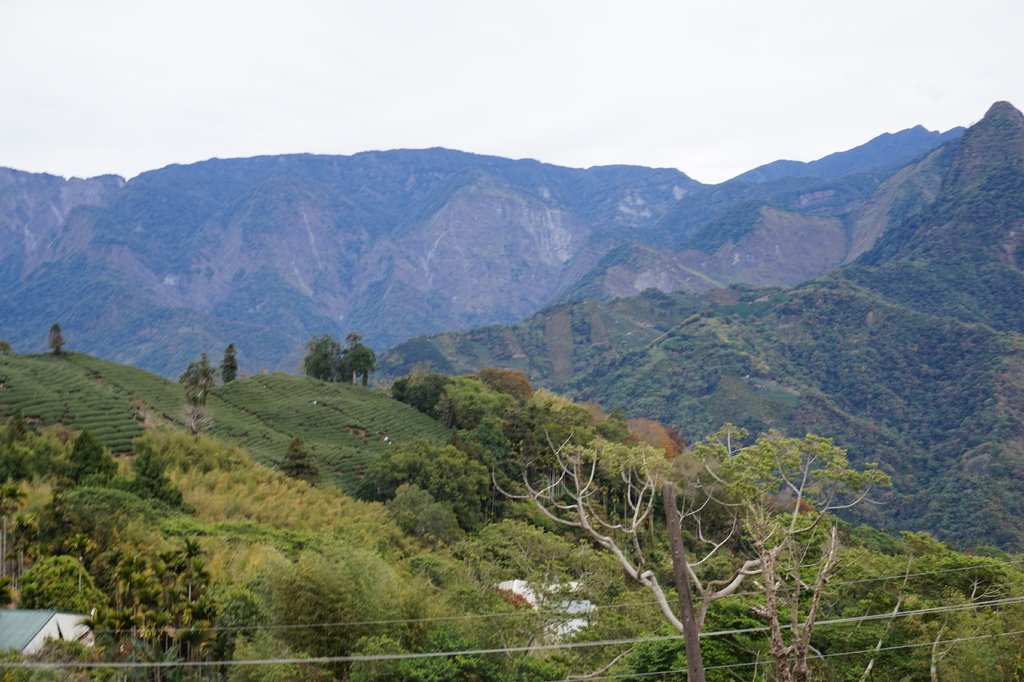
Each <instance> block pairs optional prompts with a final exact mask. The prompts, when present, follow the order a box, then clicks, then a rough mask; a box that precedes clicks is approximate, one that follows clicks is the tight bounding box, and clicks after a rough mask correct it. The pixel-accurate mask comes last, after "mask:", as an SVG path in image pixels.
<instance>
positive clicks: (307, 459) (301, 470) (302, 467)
mask: <svg viewBox="0 0 1024 682" xmlns="http://www.w3.org/2000/svg"><path fill="white" fill-rule="evenodd" d="M281 471H283V472H284V473H285V474H286V475H288V476H291V477H292V478H297V479H299V480H301V481H305V482H306V483H309V484H310V485H315V484H316V483H317V482H318V481H319V480H320V471H319V470H318V469H317V468H316V460H314V459H313V456H312V455H310V454H309V453H308V452H306V449H305V448H304V447H303V446H302V439H301V438H299V437H298V436H296V437H295V438H292V442H291V443H290V444H289V445H288V452H286V453H285V455H284V459H283V460H282V461H281Z"/></svg>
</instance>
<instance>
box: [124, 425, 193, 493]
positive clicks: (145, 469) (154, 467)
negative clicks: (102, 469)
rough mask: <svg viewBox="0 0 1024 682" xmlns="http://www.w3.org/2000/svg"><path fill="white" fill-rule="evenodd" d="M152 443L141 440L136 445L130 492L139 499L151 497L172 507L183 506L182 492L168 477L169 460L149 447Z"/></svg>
mask: <svg viewBox="0 0 1024 682" xmlns="http://www.w3.org/2000/svg"><path fill="white" fill-rule="evenodd" d="M150 443H151V441H149V440H144V439H139V440H137V441H136V443H135V448H136V449H135V458H134V459H133V460H132V470H133V471H134V472H135V478H133V479H132V481H131V484H130V486H129V490H130V491H131V492H133V493H135V494H136V495H138V496H139V497H151V498H154V499H157V500H160V501H161V502H163V503H165V504H167V505H169V506H171V507H180V506H181V504H182V497H181V491H180V490H178V489H177V488H175V487H174V484H172V483H171V480H170V478H168V476H167V467H168V466H169V464H170V461H169V459H168V458H164V457H162V456H161V454H160V452H159V451H158V450H157V449H156V448H153V447H149V444H150Z"/></svg>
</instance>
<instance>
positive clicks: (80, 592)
mask: <svg viewBox="0 0 1024 682" xmlns="http://www.w3.org/2000/svg"><path fill="white" fill-rule="evenodd" d="M18 590H19V601H18V606H19V607H20V608H23V609H53V610H55V611H67V612H70V613H85V614H88V613H90V612H91V611H92V609H95V608H99V607H101V606H103V605H104V604H105V603H106V601H107V598H106V596H105V595H104V594H103V593H102V592H101V591H100V590H99V589H98V588H97V587H96V584H95V583H94V582H93V579H92V576H91V575H89V572H88V571H86V570H85V568H84V567H83V566H82V564H81V563H80V562H79V561H78V559H76V558H74V557H70V556H63V555H58V556H50V557H46V558H45V559H43V560H42V561H40V562H38V563H37V564H35V565H34V566H32V568H30V569H28V570H27V571H25V572H24V573H23V574H22V575H21V578H20V579H19V581H18Z"/></svg>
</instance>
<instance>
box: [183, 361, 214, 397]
mask: <svg viewBox="0 0 1024 682" xmlns="http://www.w3.org/2000/svg"><path fill="white" fill-rule="evenodd" d="M215 376H216V375H215V374H214V371H213V367H211V366H210V361H209V360H208V359H207V357H206V353H202V354H201V355H200V356H199V359H198V360H196V361H194V362H190V363H189V365H188V369H186V370H185V371H184V372H183V373H182V375H181V376H180V377H178V382H179V383H180V384H181V385H182V386H184V387H185V402H187V403H188V404H189V405H205V404H206V399H207V398H208V397H209V395H210V391H211V390H213V385H214V383H215V381H216V379H215Z"/></svg>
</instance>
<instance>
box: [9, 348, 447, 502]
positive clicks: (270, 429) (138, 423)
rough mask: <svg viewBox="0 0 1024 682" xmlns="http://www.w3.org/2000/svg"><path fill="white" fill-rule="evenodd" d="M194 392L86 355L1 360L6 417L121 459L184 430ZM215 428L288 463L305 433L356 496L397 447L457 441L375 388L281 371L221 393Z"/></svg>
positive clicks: (214, 399) (268, 459) (326, 467)
mask: <svg viewBox="0 0 1024 682" xmlns="http://www.w3.org/2000/svg"><path fill="white" fill-rule="evenodd" d="M183 404H184V392H183V391H182V388H181V386H179V385H178V384H177V383H175V382H172V381H168V380H167V379H164V378H162V377H160V376H157V375H156V374H151V373H149V372H146V371H143V370H140V369H136V368H134V367H129V366H127V365H118V364H115V363H112V362H107V361H105V360H101V359H99V358H95V357H92V356H89V355H84V354H81V353H67V354H63V355H60V356H52V355H23V356H12V355H0V418H6V417H8V416H10V415H11V414H14V413H15V412H16V411H21V413H22V414H23V415H24V416H25V417H26V418H28V419H29V420H31V421H37V422H40V423H43V424H56V423H61V424H65V425H67V426H69V427H70V428H72V429H75V430H84V429H88V430H89V431H90V432H91V433H92V434H93V435H95V436H96V437H97V438H98V439H99V440H100V441H101V442H102V443H103V444H104V445H106V446H107V447H109V448H110V449H111V450H112V451H113V452H115V453H125V452H128V451H130V450H131V441H132V439H133V438H135V437H136V436H138V435H140V434H142V432H143V431H144V429H146V428H155V427H157V426H159V425H161V424H168V425H172V426H182V423H183V418H182V414H181V410H182V406H183ZM208 408H209V412H210V416H211V418H212V424H211V425H210V428H209V432H210V433H212V434H214V435H216V436H218V437H220V438H222V439H225V440H228V441H231V442H235V443H237V444H239V445H240V446H242V447H243V448H245V449H246V450H248V451H249V452H250V453H251V454H252V456H253V457H254V458H255V459H256V460H257V461H260V462H263V463H266V464H271V465H276V464H278V463H280V461H281V459H282V458H283V457H284V454H285V452H286V451H287V449H288V444H289V443H290V442H291V440H292V438H293V437H295V436H298V435H301V437H302V438H303V441H304V443H305V447H306V449H307V450H308V451H309V452H311V453H312V454H313V455H314V456H315V457H316V459H317V461H318V463H319V466H320V469H321V473H322V474H323V476H324V477H325V478H326V479H328V480H331V481H334V482H336V483H337V484H339V485H340V486H341V487H342V488H343V489H344V490H346V491H348V492H351V491H352V490H354V488H355V486H356V485H357V484H358V478H359V477H360V476H361V475H362V472H363V471H364V470H365V469H366V467H367V466H368V465H369V464H371V463H372V462H373V461H374V460H376V459H377V458H378V457H379V456H380V455H381V454H383V453H384V452H385V451H386V450H387V449H388V448H390V447H394V445H395V444H396V443H403V442H408V441H409V440H412V439H415V438H428V439H430V440H433V441H435V442H439V443H440V442H444V441H447V439H448V433H447V430H446V429H445V428H444V427H443V426H441V425H440V424H439V423H438V422H436V421H435V420H433V419H431V418H429V417H427V416H425V415H423V414H421V413H419V412H417V411H416V410H414V409H413V408H411V407H409V406H407V405H405V404H403V403H399V402H397V401H395V400H392V399H391V398H389V397H388V396H386V395H384V394H382V393H380V392H379V391H376V390H373V389H367V388H363V387H361V386H354V385H351V384H331V383H325V382H322V381H317V380H314V379H310V378H307V377H300V376H291V375H286V374H281V373H275V374H259V375H255V376H251V377H248V378H244V379H239V380H237V381H234V382H231V383H230V384H227V385H225V386H220V387H218V388H216V389H215V390H214V392H213V394H212V395H211V396H210V398H209V401H208Z"/></svg>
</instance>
